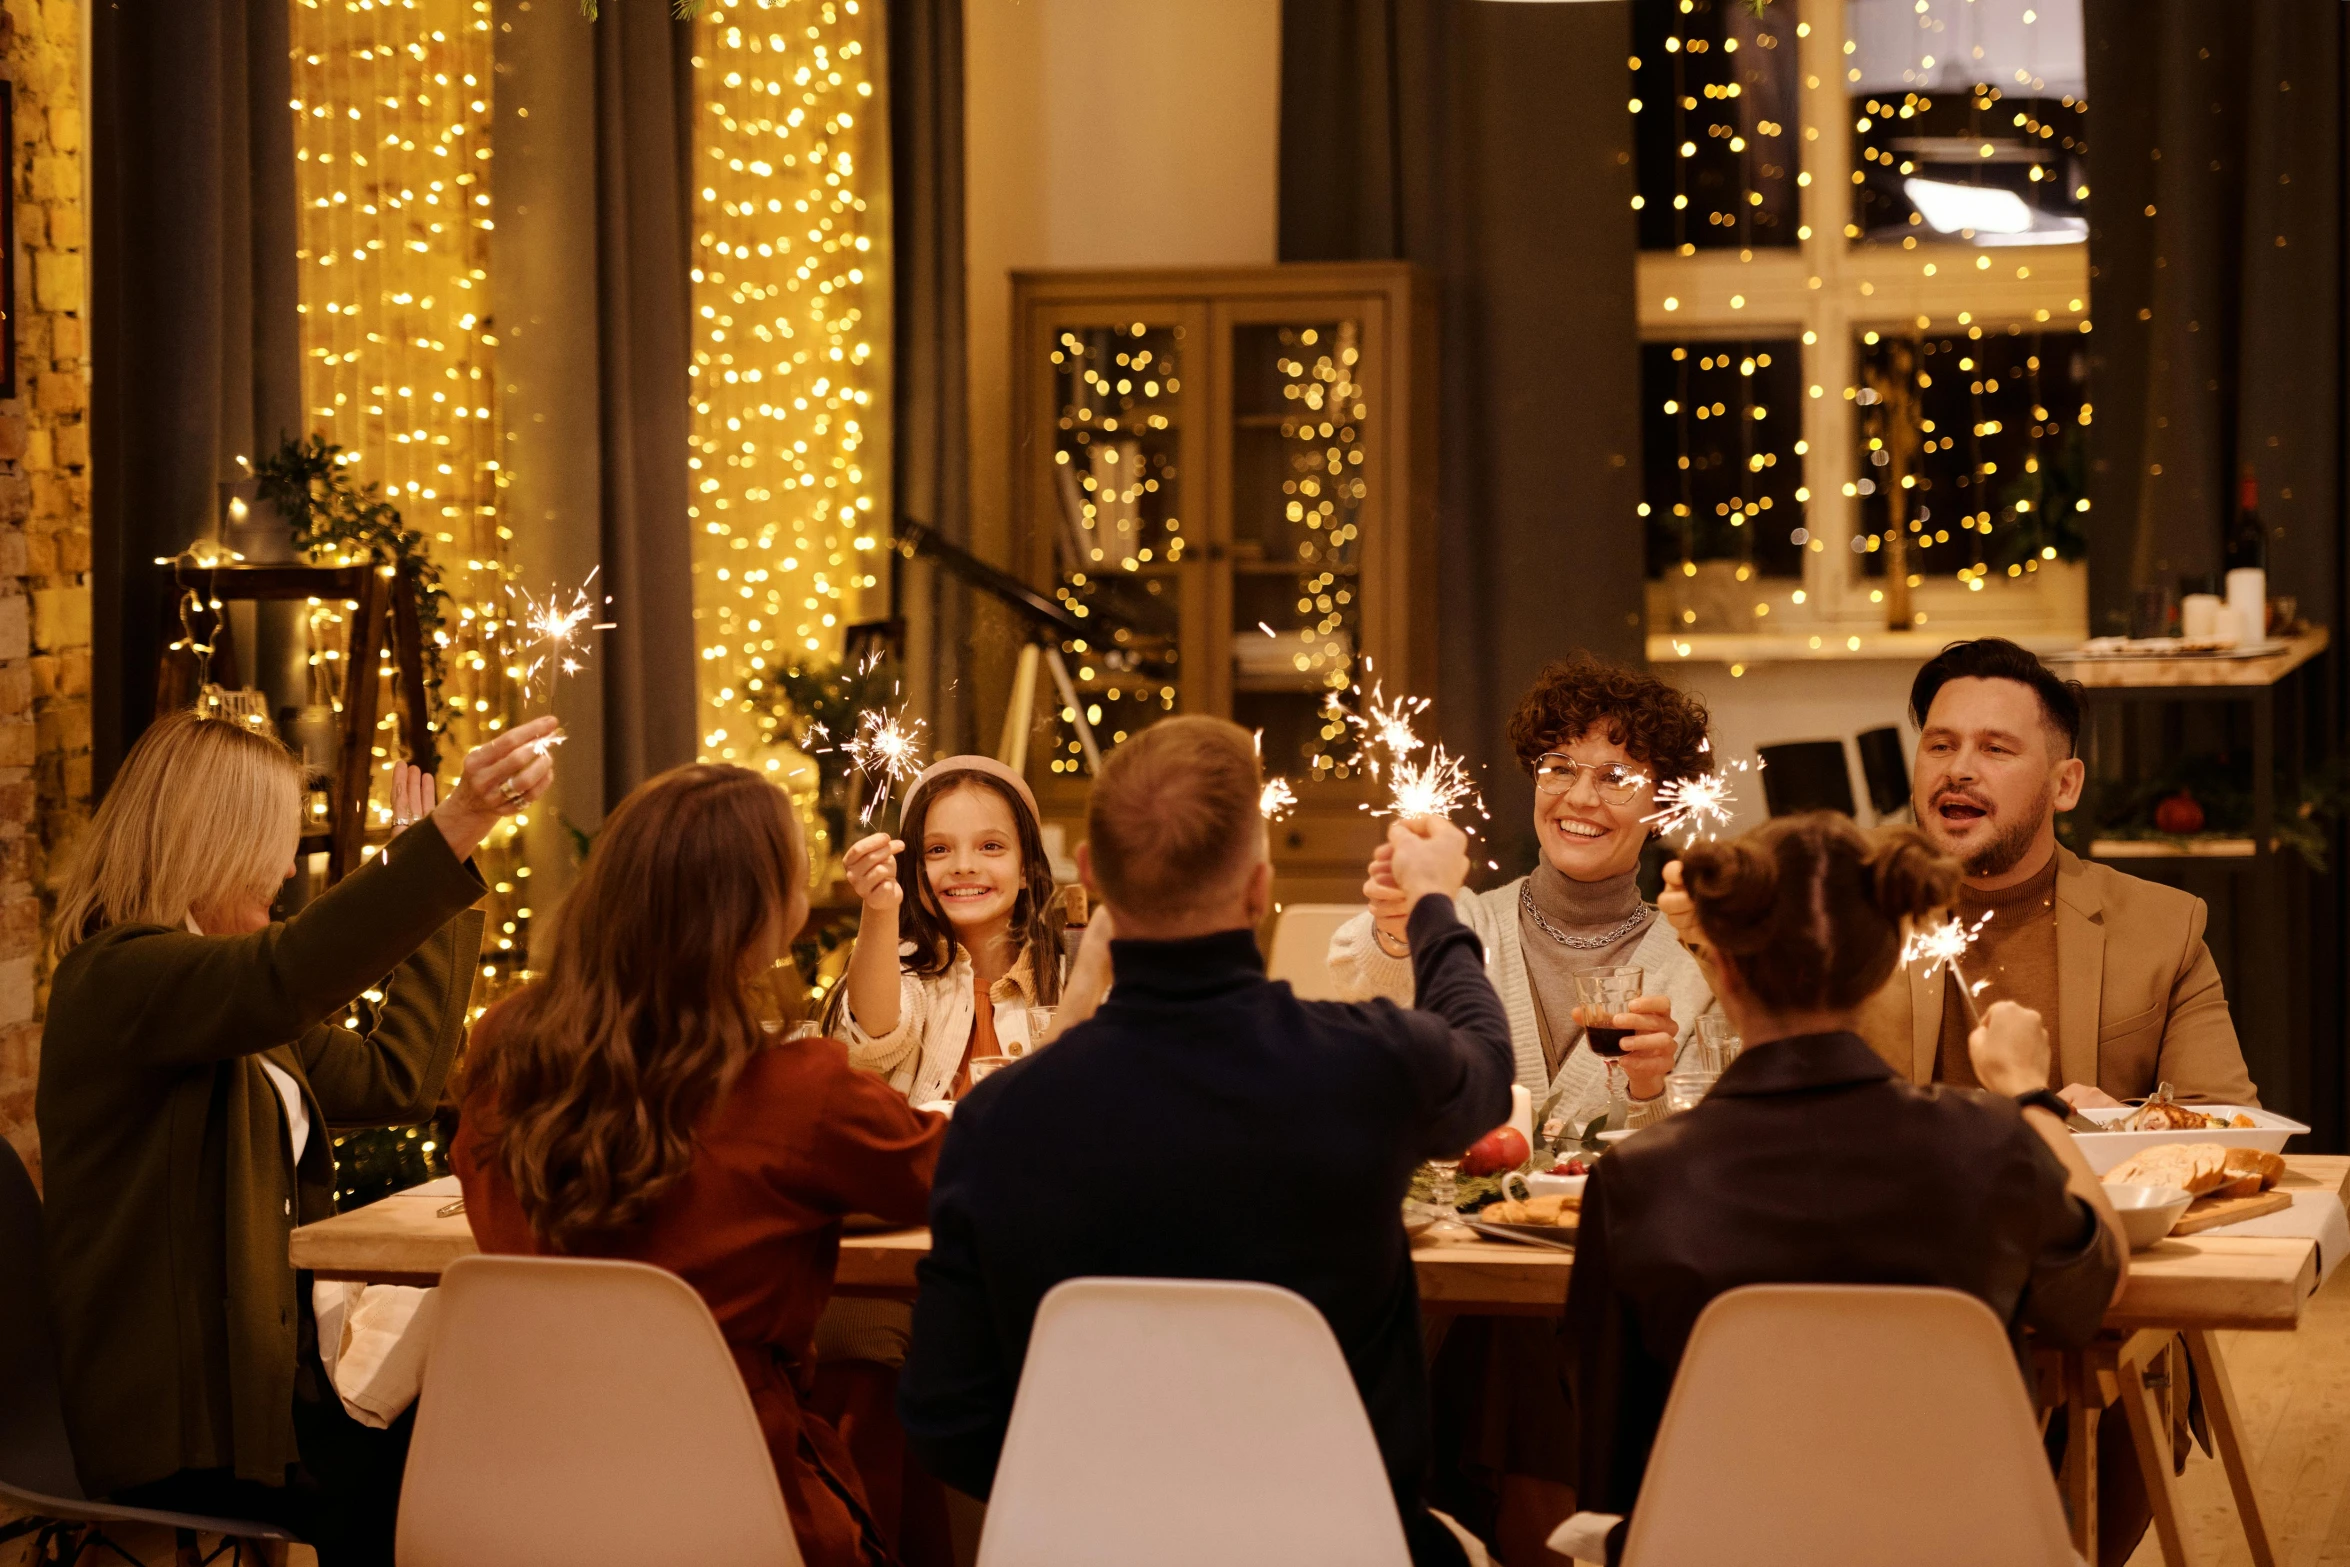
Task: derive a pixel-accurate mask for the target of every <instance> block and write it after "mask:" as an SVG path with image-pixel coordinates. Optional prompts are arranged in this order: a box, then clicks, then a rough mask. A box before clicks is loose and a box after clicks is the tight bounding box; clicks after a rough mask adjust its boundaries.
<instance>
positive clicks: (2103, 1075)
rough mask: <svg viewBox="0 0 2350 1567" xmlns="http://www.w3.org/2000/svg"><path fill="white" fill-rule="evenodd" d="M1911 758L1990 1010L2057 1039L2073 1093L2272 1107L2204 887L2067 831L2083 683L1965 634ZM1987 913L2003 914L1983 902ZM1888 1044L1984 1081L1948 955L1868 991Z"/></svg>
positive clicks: (1916, 689)
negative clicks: (2213, 943) (2009, 1009)
mask: <svg viewBox="0 0 2350 1567" xmlns="http://www.w3.org/2000/svg"><path fill="white" fill-rule="evenodd" d="M1909 700H1910V716H1911V718H1912V719H1913V720H1915V722H1916V723H1917V726H1918V730H1919V738H1918V752H1917V761H1916V763H1915V765H1914V766H1913V767H1912V769H1911V772H1910V803H1911V806H1912V808H1913V809H1914V810H1915V811H1916V813H1917V821H1918V826H1919V827H1920V828H1922V829H1923V830H1924V831H1925V834H1926V836H1927V837H1929V838H1931V839H1933V840H1934V843H1935V845H1936V846H1937V847H1939V848H1940V849H1941V850H1942V851H1943V852H1944V853H1945V854H1948V855H1949V856H1951V857H1952V858H1953V859H1955V860H1957V861H1958V862H1959V863H1960V864H1961V865H1962V866H1963V867H1965V871H1966V880H1965V882H1964V884H1963V885H1962V886H1961V887H1960V889H1959V901H1958V905H1957V907H1956V908H1955V909H1954V910H1953V913H1954V914H1955V915H1956V916H1957V917H1958V918H1960V919H1962V920H1964V921H1966V922H1967V924H1968V925H1970V926H1972V925H1974V924H1975V922H1976V921H1978V920H1982V921H1983V924H1982V928H1981V930H1980V932H1979V934H1978V935H1977V936H1976V939H1975V944H1974V946H1973V947H1972V948H1971V949H1970V950H1969V952H1968V955H1967V957H1966V958H1965V959H1963V960H1962V961H1961V964H1960V966H1961V968H1962V969H1963V970H1964V972H1965V976H1966V979H1967V981H1968V982H1969V983H1970V984H1974V985H1978V986H1979V987H1980V989H1979V990H1978V991H1977V993H1976V997H1975V1000H1976V1004H1977V1006H1978V1007H1988V1006H1989V1005H1990V1004H1991V1003H1992V1002H1993V1001H2014V1002H2017V1003H2020V1004H2021V1005H2023V1006H2027V1007H2030V1008H2031V1009H2032V1010H2033V1011H2035V1012H2038V1013H2039V1014H2040V1016H2041V1018H2042V1019H2043V1021H2044V1022H2045V1024H2046V1026H2047V1028H2048V1032H2049V1034H2050V1036H2051V1037H2052V1038H2054V1039H2055V1041H2056V1045H2057V1048H2056V1051H2055V1054H2054V1060H2053V1062H2052V1064H2051V1072H2050V1075H2051V1081H2050V1083H2049V1086H2050V1087H2051V1088H2053V1089H2055V1090H2056V1091H2057V1092H2058V1093H2060V1094H2062V1095H2063V1096H2064V1097H2065V1098H2066V1099H2067V1100H2069V1101H2071V1102H2072V1103H2073V1104H2074V1105H2076V1106H2098V1105H2113V1104H2117V1103H2120V1102H2121V1101H2123V1100H2127V1099H2137V1098H2143V1097H2144V1096H2146V1095H2148V1094H2151V1093H2152V1092H2154V1090H2155V1087H2156V1086H2157V1085H2158V1084H2161V1083H2168V1084H2170V1085H2171V1088H2172V1090H2173V1092H2175V1093H2176V1094H2177V1095H2178V1096H2179V1097H2180V1098H2181V1099H2187V1100H2199V1101H2203V1102H2206V1103H2217V1104H2242V1105H2249V1104H2257V1103H2258V1102H2259V1101H2258V1099H2257V1097H2256V1090H2255V1089H2254V1088H2253V1085H2252V1079H2251V1077H2250V1075H2249V1074H2247V1073H2246V1071H2245V1070H2244V1053H2243V1050H2242V1049H2241V1048H2240V1047H2239V1045H2238V1044H2237V1041H2236V1026H2235V1022H2234V1020H2233V1019H2232V1018H2231V1017H2230V1016H2229V1014H2228V1003H2227V997H2226V996H2225V994H2223V993H2222V991H2221V988H2220V979H2219V970H2218V968H2217V967H2216V966H2215V965H2214V964H2213V963H2212V960H2211V950H2210V948H2208V947H2207V946H2205V945H2204V940H2203V929H2204V925H2205V923H2206V921H2207V919H2208V917H2209V911H2208V910H2207V909H2206V908H2205V906H2204V903H2203V900H2202V899H2201V898H2198V897H2195V896H2193V895H2192V894H2190V893H2186V892H2181V891H2180V890H2178V889H2177V888H2175V887H2166V886H2163V885H2162V884H2161V883H2159V882H2151V881H2146V880H2143V879H2141V878H2139V877H2136V876H2130V875H2125V874H2124V873H2123V872H2121V871H2117V870H2115V869H2113V868H2112V867H2111V866H2109V865H2100V864H2098V863H2096V862H2095V861H2092V860H2084V859H2082V858H2080V856H2078V855H2076V854H2074V853H2073V852H2072V851H2071V850H2069V849H2066V848H2064V847H2063V846H2062V845H2060V844H2059V843H2058V842H2057V841H2056V813H2057V812H2059V811H2065V810H2070V809H2072V807H2073V806H2075V805H2076V804H2078V803H2079V802H2080V798H2081V785H2082V781H2083V777H2084V775H2085V771H2086V769H2085V768H2084V767H2083V766H2082V763H2081V760H2080V758H2079V757H2078V756H2076V755H2075V754H2074V749H2075V743H2076V742H2077V740H2078V739H2079V736H2080V728H2081V702H2080V696H2079V687H2078V686H2076V685H2074V684H2073V683H2072V682H2071V681H2068V680H2060V679H2058V678H2057V677H2056V676H2055V675H2054V674H2053V673H2051V672H2050V671H2049V669H2048V666H2047V665H2045V664H2043V663H2041V662H2040V660H2039V659H2038V658H2036V657H2035V656H2033V655H2032V654H2031V653H2029V652H2027V651H2026V650H2024V649H2023V648H2021V647H2018V646H2017V645H2016V644H2015V643H2013V642H2009V641H2007V640H2005V639H2003V638H1999V637H1986V638H1983V639H1982V640H1980V641H1975V642H1956V643H1953V644H1951V645H1950V646H1949V647H1947V648H1944V649H1943V650H1942V652H1941V653H1940V654H1939V655H1937V656H1936V657H1935V658H1933V659H1932V660H1930V661H1929V662H1928V663H1927V664H1926V666H1925V667H1924V668H1923V669H1921V670H1919V671H1918V676H1917V679H1916V681H1915V682H1914V683H1913V684H1912V685H1911V687H1910V699H1909ZM1986 915H1988V916H1989V918H1988V919H1985V918H1984V917H1985V916H1986ZM1867 1021H1868V1024H1869V1027H1868V1029H1867V1033H1868V1036H1869V1043H1870V1044H1872V1045H1873V1046H1875V1047H1876V1050H1877V1052H1878V1054H1880V1055H1882V1056H1884V1057H1885V1059H1886V1060H1887V1061H1889V1062H1891V1063H1892V1065H1893V1066H1894V1067H1895V1068H1896V1069H1897V1070H1899V1071H1901V1072H1904V1073H1906V1074H1907V1075H1908V1076H1909V1077H1910V1078H1911V1080H1912V1081H1915V1082H1921V1083H1923V1082H1944V1083H1960V1084H1964V1085H1967V1086H1970V1087H1972V1086H1976V1084H1975V1080H1974V1067H1973V1063H1972V1062H1971V1061H1970V1060H1969V1059H1968V1054H1967V1035H1968V1033H1969V1025H1968V1023H1967V1020H1966V1016H1965V1010H1964V1007H1963V1006H1962V1004H1961V1002H1960V999H1959V997H1958V995H1957V986H1956V984H1955V983H1954V982H1953V981H1952V980H1951V979H1950V978H1949V977H1948V976H1947V975H1946V974H1945V972H1944V971H1943V970H1941V969H1940V968H1937V969H1935V970H1934V971H1933V972H1932V973H1925V974H1922V973H1916V972H1911V971H1909V970H1902V971H1897V972H1896V973H1895V974H1894V976H1893V980H1892V983H1891V984H1889V985H1888V986H1887V987H1886V988H1885V989H1884V990H1883V991H1882V992H1880V993H1879V995H1878V997H1877V999H1876V1001H1875V1002H1873V1003H1872V1005H1871V1010H1870V1013H1869V1016H1868V1019H1867Z"/></svg>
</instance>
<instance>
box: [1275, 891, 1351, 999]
mask: <svg viewBox="0 0 2350 1567" xmlns="http://www.w3.org/2000/svg"><path fill="white" fill-rule="evenodd" d="M1364 907H1365V906H1364V905H1363V904H1360V903H1290V904H1284V905H1283V906H1282V909H1281V915H1280V918H1279V919H1277V920H1276V921H1275V922H1274V925H1273V950H1272V951H1271V952H1269V953H1267V954H1266V955H1265V976H1266V978H1268V979H1285V980H1288V981H1289V988H1290V989H1291V990H1293V991H1295V992H1297V998H1298V1000H1300V1001H1337V1000H1340V999H1342V998H1341V997H1340V996H1339V994H1338V986H1337V984H1336V982H1335V981H1333V980H1332V979H1331V977H1330V938H1331V937H1332V936H1335V935H1337V934H1338V927H1339V926H1341V925H1343V924H1345V923H1346V922H1347V921H1348V920H1351V919H1353V918H1354V917H1355V916H1356V915H1358V914H1360V913H1362V912H1363V909H1364Z"/></svg>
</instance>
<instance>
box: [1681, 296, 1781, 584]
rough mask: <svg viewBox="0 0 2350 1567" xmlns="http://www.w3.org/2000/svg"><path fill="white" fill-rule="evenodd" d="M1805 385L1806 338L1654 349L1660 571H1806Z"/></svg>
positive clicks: (1695, 344)
mask: <svg viewBox="0 0 2350 1567" xmlns="http://www.w3.org/2000/svg"><path fill="white" fill-rule="evenodd" d="M1802 394H1803V345H1802V344H1801V343H1800V342H1798V341H1796V340H1795V339H1794V338H1777V339H1770V340H1767V341H1745V342H1719V343H1650V344H1647V345H1645V346H1643V347H1642V349H1641V351H1640V398H1641V466H1642V475H1643V484H1642V493H1643V495H1644V496H1645V499H1644V500H1643V501H1642V503H1641V507H1640V512H1641V515H1642V516H1644V517H1646V518H1647V519H1648V574H1649V575H1650V576H1652V577H1654V576H1658V575H1661V574H1662V573H1664V572H1667V571H1671V570H1676V569H1678V568H1680V567H1682V566H1684V565H1688V564H1691V563H1694V562H1696V561H1701V560H1735V561H1737V562H1739V563H1740V564H1742V565H1745V566H1749V567H1752V568H1754V569H1755V570H1756V571H1759V572H1760V573H1761V574H1763V575H1765V576H1790V577H1791V576H1800V575H1802V573H1803V551H1804V546H1805V545H1806V544H1807V543H1808V542H1809V541H1810V537H1811V536H1810V534H1808V533H1807V532H1805V531H1804V526H1803V523H1804V510H1803V508H1804V502H1806V501H1808V500H1809V499H1810V498H1811V495H1810V492H1809V491H1807V490H1805V489H1804V488H1803V452H1804V443H1803V441H1802V439H1801V436H1802V433H1803V416H1802Z"/></svg>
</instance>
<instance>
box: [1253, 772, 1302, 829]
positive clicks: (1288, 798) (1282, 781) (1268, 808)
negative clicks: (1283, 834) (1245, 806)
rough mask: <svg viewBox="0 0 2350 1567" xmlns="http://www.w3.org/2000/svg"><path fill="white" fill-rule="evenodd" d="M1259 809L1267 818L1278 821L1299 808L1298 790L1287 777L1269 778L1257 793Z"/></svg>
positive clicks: (1270, 820)
mask: <svg viewBox="0 0 2350 1567" xmlns="http://www.w3.org/2000/svg"><path fill="white" fill-rule="evenodd" d="M1257 809H1258V811H1260V812H1261V813H1263V815H1264V818H1265V820H1267V821H1269V822H1277V821H1279V820H1281V818H1283V817H1284V816H1287V815H1288V814H1289V813H1290V812H1291V811H1294V810H1296V809H1297V790H1296V789H1294V788H1292V787H1291V786H1290V782H1289V780H1288V779H1286V778H1268V779H1266V780H1265V787H1264V789H1263V790H1262V791H1260V792H1259V793H1258V795H1257Z"/></svg>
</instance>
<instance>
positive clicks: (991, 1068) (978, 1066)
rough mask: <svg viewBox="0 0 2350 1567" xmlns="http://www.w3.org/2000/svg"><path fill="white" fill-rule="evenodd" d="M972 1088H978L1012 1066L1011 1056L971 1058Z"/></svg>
mask: <svg viewBox="0 0 2350 1567" xmlns="http://www.w3.org/2000/svg"><path fill="white" fill-rule="evenodd" d="M970 1064H971V1086H972V1087H973V1088H977V1087H978V1086H979V1085H980V1084H981V1083H983V1082H985V1081H986V1080H987V1079H988V1077H989V1076H991V1075H992V1074H994V1073H997V1072H1000V1071H1002V1070H1003V1069H1004V1068H1005V1067H1008V1066H1010V1065H1011V1064H1012V1058H1011V1057H1010V1056H973V1057H972V1058H971V1063H970Z"/></svg>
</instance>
